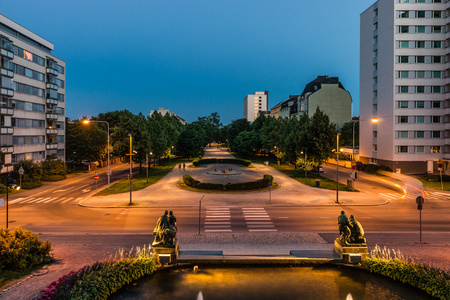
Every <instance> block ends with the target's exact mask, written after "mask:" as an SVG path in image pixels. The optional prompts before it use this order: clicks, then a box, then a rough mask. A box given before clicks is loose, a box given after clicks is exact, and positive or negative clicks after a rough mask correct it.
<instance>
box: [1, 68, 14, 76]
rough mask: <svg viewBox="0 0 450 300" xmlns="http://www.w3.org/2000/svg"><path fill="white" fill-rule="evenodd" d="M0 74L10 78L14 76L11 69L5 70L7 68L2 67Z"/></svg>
mask: <svg viewBox="0 0 450 300" xmlns="http://www.w3.org/2000/svg"><path fill="white" fill-rule="evenodd" d="M0 74H1V75H4V76H7V77H11V78H13V77H14V72H13V71H10V70H7V69H3V68H1V69H0Z"/></svg>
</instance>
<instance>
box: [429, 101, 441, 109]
mask: <svg viewBox="0 0 450 300" xmlns="http://www.w3.org/2000/svg"><path fill="white" fill-rule="evenodd" d="M431 107H432V108H441V101H432V102H431Z"/></svg>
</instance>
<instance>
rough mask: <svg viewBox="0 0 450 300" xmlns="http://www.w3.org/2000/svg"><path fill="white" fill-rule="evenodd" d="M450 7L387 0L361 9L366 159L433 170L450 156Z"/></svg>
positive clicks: (402, 168)
mask: <svg viewBox="0 0 450 300" xmlns="http://www.w3.org/2000/svg"><path fill="white" fill-rule="evenodd" d="M449 8H450V2H449V3H446V1H445V0H395V1H394V0H379V1H377V2H375V3H374V4H373V5H372V6H371V7H369V8H368V9H367V10H366V11H365V12H363V13H362V14H361V17H360V21H361V24H360V26H361V30H360V35H361V36H360V55H361V56H360V115H361V118H360V159H361V161H363V162H367V163H374V164H383V165H387V166H389V167H391V168H392V169H393V170H394V171H397V172H402V173H425V172H427V171H428V172H430V173H432V172H435V171H437V165H438V161H439V160H443V161H445V160H448V159H450V140H446V137H450V126H447V125H448V124H450V123H447V122H449V121H450V112H448V113H447V111H446V107H450V98H449V96H450V95H449V94H448V92H449V91H450V88H449V87H450V81H448V79H446V77H448V76H449V75H450V72H449V69H448V67H447V64H446V62H447V61H449V59H450V55H449V54H450V53H449V49H450V48H447V47H446V44H448V41H449V39H448V36H447V33H446V32H447V28H448V25H449V22H448V21H447V19H446V17H447V14H448V13H447V12H448V11H449V10H448V9H449ZM372 120H376V121H377V122H376V123H375V122H372ZM444 168H445V169H447V170H448V164H447V163H444Z"/></svg>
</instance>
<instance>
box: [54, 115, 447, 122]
mask: <svg viewBox="0 0 450 300" xmlns="http://www.w3.org/2000/svg"><path fill="white" fill-rule="evenodd" d="M46 117H47V120H57V119H58V115H56V114H49V113H47V115H46ZM449 125H450V124H449Z"/></svg>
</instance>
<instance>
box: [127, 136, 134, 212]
mask: <svg viewBox="0 0 450 300" xmlns="http://www.w3.org/2000/svg"><path fill="white" fill-rule="evenodd" d="M128 136H129V137H130V154H128V155H130V204H132V203H133V201H132V193H131V190H132V180H133V135H132V134H131V133H129V134H128Z"/></svg>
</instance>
